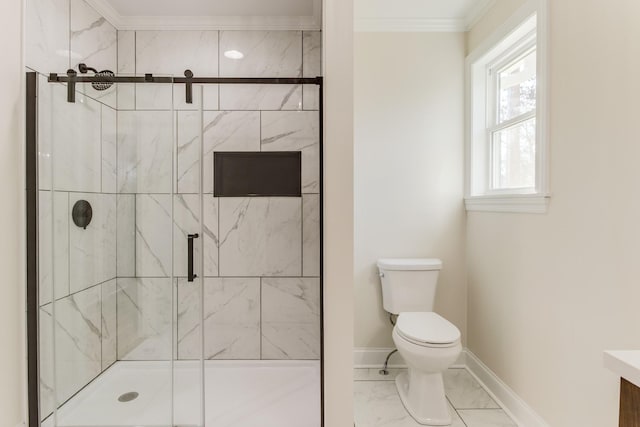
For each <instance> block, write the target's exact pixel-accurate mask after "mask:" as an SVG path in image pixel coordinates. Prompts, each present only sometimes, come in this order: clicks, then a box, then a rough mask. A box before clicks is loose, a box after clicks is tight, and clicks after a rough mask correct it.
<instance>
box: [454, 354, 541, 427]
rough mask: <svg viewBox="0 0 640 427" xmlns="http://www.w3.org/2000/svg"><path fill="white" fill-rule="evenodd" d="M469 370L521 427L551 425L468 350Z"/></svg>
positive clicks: (467, 362)
mask: <svg viewBox="0 0 640 427" xmlns="http://www.w3.org/2000/svg"><path fill="white" fill-rule="evenodd" d="M466 365H467V371H469V373H471V375H473V376H474V377H475V378H476V380H478V382H479V383H480V384H481V385H482V386H483V387H484V389H485V390H487V392H488V393H489V394H490V395H491V397H493V399H494V400H495V401H496V402H497V403H498V404H499V405H500V406H501V407H502V409H504V410H505V412H507V413H508V414H509V416H510V417H511V418H512V419H513V420H514V421H515V422H516V423H517V424H518V426H519V427H549V424H548V423H547V422H546V421H545V420H543V419H542V417H540V415H538V414H537V413H536V412H535V411H534V410H533V409H532V408H531V407H530V406H529V405H527V403H526V402H525V401H524V400H522V399H521V398H520V396H518V395H517V394H516V393H515V392H514V391H513V390H512V389H511V387H509V386H508V385H506V384H505V383H504V381H502V380H501V379H500V378H499V377H498V376H497V375H496V374H495V373H494V372H493V371H492V370H491V369H489V368H488V367H487V365H485V364H484V363H482V361H481V360H480V359H478V357H477V356H476V355H475V354H473V353H472V352H470V351H469V350H467V351H466Z"/></svg>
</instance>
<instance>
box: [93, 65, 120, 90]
mask: <svg viewBox="0 0 640 427" xmlns="http://www.w3.org/2000/svg"><path fill="white" fill-rule="evenodd" d="M115 76H116V75H115V74H114V73H113V71H110V70H102V71H100V72H98V73H96V77H115ZM112 85H113V82H93V83H91V86H92V87H93V88H94V89H95V90H99V91H103V90H107V89H109V88H110V87H111V86H112Z"/></svg>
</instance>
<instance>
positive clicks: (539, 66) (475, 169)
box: [466, 2, 548, 213]
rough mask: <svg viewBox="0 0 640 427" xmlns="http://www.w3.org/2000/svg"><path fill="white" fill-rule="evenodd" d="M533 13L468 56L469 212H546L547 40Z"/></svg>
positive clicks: (527, 13) (529, 13) (467, 196)
mask: <svg viewBox="0 0 640 427" xmlns="http://www.w3.org/2000/svg"><path fill="white" fill-rule="evenodd" d="M532 3H537V2H532ZM536 12H537V10H534V11H533V12H532V11H530V10H526V9H525V10H523V11H521V14H522V15H525V16H524V17H523V18H522V17H520V18H519V17H518V16H517V14H516V16H514V17H513V18H512V21H516V19H518V20H517V22H516V24H515V25H514V23H513V22H511V23H507V24H505V28H502V32H503V33H504V34H500V30H498V32H497V34H496V35H495V36H494V39H495V42H494V43H491V44H489V46H488V47H486V48H484V49H481V50H480V52H474V53H472V54H471V55H470V56H469V58H468V60H467V73H468V78H469V94H468V104H469V124H468V128H469V132H468V140H469V141H468V158H469V161H468V163H467V169H468V171H467V175H468V188H467V194H466V205H467V210H483V211H500V212H538V213H539V212H546V208H547V203H548V197H547V188H546V181H547V180H546V146H545V144H546V137H545V128H546V123H545V122H546V120H545V105H544V102H545V101H546V100H545V97H544V94H545V89H544V87H545V86H544V83H545V81H546V76H545V75H544V71H545V69H546V68H545V64H544V60H545V58H544V52H545V50H546V46H545V43H544V42H545V41H546V39H545V38H544V32H541V31H540V28H539V27H538V24H539V22H538V15H539V14H538V13H536ZM490 41H491V40H490ZM541 42H542V43H541ZM541 48H542V49H541Z"/></svg>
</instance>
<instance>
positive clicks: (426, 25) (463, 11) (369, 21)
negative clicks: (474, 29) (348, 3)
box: [354, 0, 496, 31]
mask: <svg viewBox="0 0 640 427" xmlns="http://www.w3.org/2000/svg"><path fill="white" fill-rule="evenodd" d="M495 1H496V0H393V1H389V0H354V2H355V16H356V23H355V27H356V31H468V30H469V29H470V27H471V26H473V24H475V23H476V22H477V21H478V19H479V18H480V17H482V15H484V14H485V13H486V12H487V10H488V9H489V8H491V6H493V4H494V3H495Z"/></svg>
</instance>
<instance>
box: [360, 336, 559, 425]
mask: <svg viewBox="0 0 640 427" xmlns="http://www.w3.org/2000/svg"><path fill="white" fill-rule="evenodd" d="M391 351H393V349H392V348H356V349H354V350H353V366H354V367H355V368H380V367H382V365H383V364H384V361H385V359H386V358H387V355H388V354H389V353H390V352H391ZM389 367H390V368H406V367H407V365H406V364H405V361H404V360H403V359H402V357H401V356H400V355H399V354H397V353H396V354H394V355H393V356H391V359H389ZM452 368H465V369H466V370H467V371H469V373H470V374H471V375H473V376H474V377H475V379H476V380H478V382H479V383H480V384H481V385H482V387H484V389H485V390H487V392H488V393H489V394H490V395H491V397H492V398H493V399H494V400H495V401H496V402H497V403H498V404H499V405H500V406H501V407H502V408H503V409H504V410H505V412H506V413H507V414H509V416H510V417H511V418H512V419H513V420H514V421H515V422H516V423H517V424H518V426H519V427H549V424H547V422H546V421H544V420H543V419H542V418H541V417H540V416H539V415H538V414H536V412H535V411H534V410H533V409H532V408H531V407H530V406H529V405H527V403H526V402H525V401H524V400H522V399H521V398H520V396H518V395H517V394H516V393H515V392H514V391H513V390H512V389H511V388H510V387H509V386H508V385H506V384H505V383H504V382H503V381H502V380H501V379H500V378H498V376H497V375H496V374H495V373H494V372H493V371H492V370H491V369H489V368H488V367H487V366H486V365H485V364H484V363H482V361H480V359H478V357H477V356H476V355H475V354H473V353H472V352H470V351H469V350H468V349H464V350H462V352H461V353H460V357H458V360H457V361H456V363H455V364H454V365H453V366H452Z"/></svg>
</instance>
